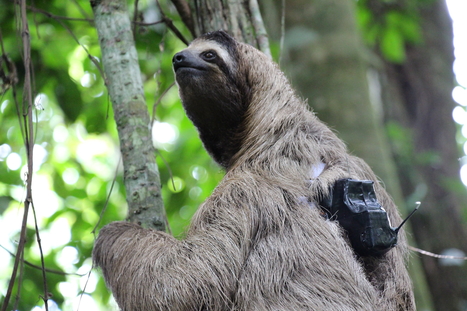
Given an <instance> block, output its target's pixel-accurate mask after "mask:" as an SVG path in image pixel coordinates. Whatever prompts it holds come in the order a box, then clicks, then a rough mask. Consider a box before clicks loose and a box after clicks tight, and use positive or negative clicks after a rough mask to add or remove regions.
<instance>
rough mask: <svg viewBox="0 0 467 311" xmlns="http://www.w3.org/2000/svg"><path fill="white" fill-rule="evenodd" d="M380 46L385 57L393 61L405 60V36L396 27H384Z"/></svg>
mask: <svg viewBox="0 0 467 311" xmlns="http://www.w3.org/2000/svg"><path fill="white" fill-rule="evenodd" d="M380 48H381V52H382V53H383V55H384V57H386V59H387V60H389V61H391V62H394V63H402V62H403V61H404V60H405V44H404V38H403V36H402V34H401V33H400V32H399V31H398V30H397V29H396V28H395V27H388V28H386V29H384V31H383V34H382V37H381V45H380Z"/></svg>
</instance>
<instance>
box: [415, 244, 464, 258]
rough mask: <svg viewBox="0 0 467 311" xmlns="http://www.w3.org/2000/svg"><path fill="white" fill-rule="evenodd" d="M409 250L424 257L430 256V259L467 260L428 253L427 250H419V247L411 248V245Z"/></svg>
mask: <svg viewBox="0 0 467 311" xmlns="http://www.w3.org/2000/svg"><path fill="white" fill-rule="evenodd" d="M409 249H410V250H411V251H414V252H417V253H420V254H422V255H425V256H429V257H434V258H441V259H457V260H467V257H462V256H450V255H440V254H435V253H432V252H428V251H425V250H423V249H420V248H417V247H413V246H410V245H409Z"/></svg>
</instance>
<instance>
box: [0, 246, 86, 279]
mask: <svg viewBox="0 0 467 311" xmlns="http://www.w3.org/2000/svg"><path fill="white" fill-rule="evenodd" d="M0 248H3V249H4V250H5V252H7V253H8V254H10V256H11V257H13V258H15V257H16V256H15V254H13V253H12V252H10V251H9V250H8V249H7V248H6V247H5V246H3V245H0ZM23 262H24V264H25V265H26V266H29V267H31V268H34V269H38V270H42V267H41V266H38V265H36V264H33V263H31V262H29V261H27V260H23ZM45 271H46V272H48V273H53V274H58V275H70V276H85V275H86V273H85V274H79V273H68V272H63V271H58V270H54V269H49V268H45Z"/></svg>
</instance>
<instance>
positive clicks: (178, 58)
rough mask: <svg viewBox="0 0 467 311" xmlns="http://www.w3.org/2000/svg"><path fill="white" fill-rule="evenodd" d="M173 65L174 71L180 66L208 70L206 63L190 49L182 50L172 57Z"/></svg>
mask: <svg viewBox="0 0 467 311" xmlns="http://www.w3.org/2000/svg"><path fill="white" fill-rule="evenodd" d="M172 66H173V68H174V71H177V69H179V68H192V69H197V70H206V69H207V67H206V64H204V62H203V61H202V60H201V59H200V58H199V57H196V56H195V55H193V54H192V53H191V52H190V51H186V50H184V51H181V52H178V53H177V54H175V55H174V57H173V58H172Z"/></svg>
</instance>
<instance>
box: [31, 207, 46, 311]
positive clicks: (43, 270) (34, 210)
mask: <svg viewBox="0 0 467 311" xmlns="http://www.w3.org/2000/svg"><path fill="white" fill-rule="evenodd" d="M31 207H32V214H33V215H34V228H35V230H36V241H37V245H38V246H39V253H40V257H41V268H42V269H41V270H42V281H43V285H44V297H43V298H42V299H44V302H45V303H46V304H47V300H48V298H49V297H50V295H49V291H48V289H47V276H46V273H45V261H44V252H43V251H42V243H41V237H40V234H39V226H38V225H37V216H36V208H35V207H34V201H33V200H32V198H31Z"/></svg>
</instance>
